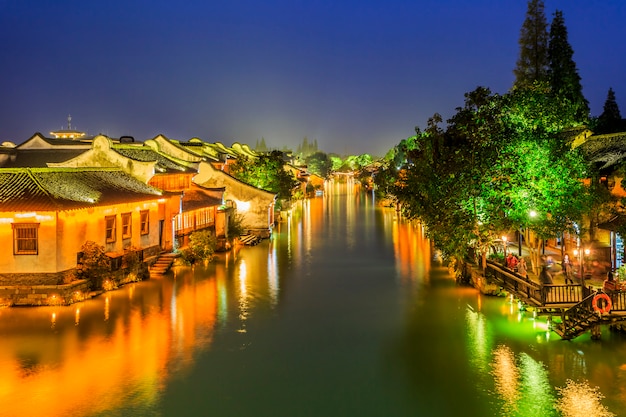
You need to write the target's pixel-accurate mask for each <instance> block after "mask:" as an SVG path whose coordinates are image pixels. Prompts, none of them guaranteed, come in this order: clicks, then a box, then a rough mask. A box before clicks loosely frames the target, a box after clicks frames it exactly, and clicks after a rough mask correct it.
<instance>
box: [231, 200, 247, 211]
mask: <svg viewBox="0 0 626 417" xmlns="http://www.w3.org/2000/svg"><path fill="white" fill-rule="evenodd" d="M235 206H236V207H237V211H239V212H244V211H248V210H250V202H249V201H238V200H235Z"/></svg>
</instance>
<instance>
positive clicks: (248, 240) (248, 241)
mask: <svg viewBox="0 0 626 417" xmlns="http://www.w3.org/2000/svg"><path fill="white" fill-rule="evenodd" d="M239 241H240V242H241V243H242V244H244V245H246V246H255V245H258V244H259V242H261V239H260V238H259V237H258V236H256V235H253V234H251V233H249V234H245V235H241V236H239Z"/></svg>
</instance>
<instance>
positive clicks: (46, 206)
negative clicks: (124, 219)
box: [0, 168, 162, 211]
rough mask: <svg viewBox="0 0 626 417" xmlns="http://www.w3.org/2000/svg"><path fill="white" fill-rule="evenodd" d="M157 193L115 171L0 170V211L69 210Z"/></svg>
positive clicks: (150, 198)
mask: <svg viewBox="0 0 626 417" xmlns="http://www.w3.org/2000/svg"><path fill="white" fill-rule="evenodd" d="M161 194H162V192H161V191H159V190H157V189H156V188H153V187H150V186H149V185H146V184H144V183H142V182H141V181H138V180H136V179H134V178H133V177H131V176H130V175H127V174H125V173H124V172H122V171H121V170H117V169H84V168H81V169H68V168H40V169H28V168H22V169H20V168H15V169H0V211H31V210H46V211H51V210H71V209H79V208H85V207H93V206H104V205H113V204H118V203H124V202H132V201H143V200H152V199H155V198H158V197H159V196H160V195H161Z"/></svg>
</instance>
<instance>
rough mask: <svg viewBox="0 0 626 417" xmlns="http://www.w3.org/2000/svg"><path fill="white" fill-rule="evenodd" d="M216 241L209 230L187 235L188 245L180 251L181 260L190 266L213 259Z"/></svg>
mask: <svg viewBox="0 0 626 417" xmlns="http://www.w3.org/2000/svg"><path fill="white" fill-rule="evenodd" d="M216 247H217V239H216V238H215V236H214V235H213V233H211V231H209V230H200V231H196V232H193V233H192V234H190V235H189V245H188V246H187V247H186V248H184V249H183V250H181V255H182V257H183V259H184V260H185V261H186V262H187V263H190V264H193V263H196V262H198V261H204V260H210V259H211V258H213V254H214V253H215V248H216Z"/></svg>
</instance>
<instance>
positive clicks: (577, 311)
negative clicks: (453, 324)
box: [485, 262, 626, 339]
mask: <svg viewBox="0 0 626 417" xmlns="http://www.w3.org/2000/svg"><path fill="white" fill-rule="evenodd" d="M485 276H486V277H488V278H491V279H493V280H495V281H496V282H498V283H499V284H500V285H502V287H503V288H504V289H505V290H506V291H508V292H509V293H511V294H513V295H514V296H515V297H517V298H518V299H519V300H521V301H522V302H524V303H526V304H529V305H533V306H535V307H538V308H540V309H541V311H543V312H544V313H548V314H550V315H552V314H554V313H557V314H559V315H560V316H561V322H560V323H557V324H556V325H555V326H554V327H553V330H554V331H555V332H556V333H557V334H559V335H560V336H561V337H562V338H563V339H573V338H575V337H576V336H579V335H581V334H583V333H585V332H586V331H587V330H589V329H592V328H593V327H594V326H598V325H601V324H608V323H612V322H615V321H620V320H626V291H624V290H618V291H607V292H604V291H600V290H597V291H596V290H594V289H593V288H591V287H583V286H581V285H580V284H570V285H562V284H549V285H541V284H539V283H537V282H535V281H532V280H529V279H527V278H526V277H522V276H521V275H519V274H517V273H516V272H514V271H511V270H510V269H508V268H504V267H503V266H501V265H499V264H497V263H494V262H488V263H487V268H486V270H485ZM602 294H606V295H607V296H608V297H609V298H610V299H611V308H610V311H608V312H604V313H603V312H602V311H599V310H604V309H605V306H604V304H603V305H602V307H600V308H598V309H594V299H595V298H596V297H598V296H601V297H602V296H603V295H602ZM597 303H598V304H599V303H600V301H597ZM597 307H598V306H597Z"/></svg>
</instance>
